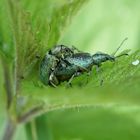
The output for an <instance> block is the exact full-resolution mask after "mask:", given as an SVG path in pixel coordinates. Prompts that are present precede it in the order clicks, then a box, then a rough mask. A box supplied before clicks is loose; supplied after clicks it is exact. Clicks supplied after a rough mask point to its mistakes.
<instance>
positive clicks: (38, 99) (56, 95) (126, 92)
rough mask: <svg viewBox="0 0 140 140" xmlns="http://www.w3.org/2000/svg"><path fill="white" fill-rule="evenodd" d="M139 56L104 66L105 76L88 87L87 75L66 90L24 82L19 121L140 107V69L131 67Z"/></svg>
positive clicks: (59, 87) (60, 87)
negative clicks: (51, 114) (90, 109)
mask: <svg viewBox="0 0 140 140" xmlns="http://www.w3.org/2000/svg"><path fill="white" fill-rule="evenodd" d="M139 53H140V51H137V52H135V53H133V54H131V55H130V56H124V57H121V58H119V59H118V60H117V61H116V62H115V63H111V62H108V63H106V64H104V65H103V66H102V72H100V73H99V75H96V74H95V73H93V74H92V75H91V76H90V78H89V79H88V83H87V84H86V81H87V80H86V78H87V75H86V74H85V75H83V76H81V77H77V78H75V80H74V81H73V82H72V84H73V87H72V88H66V87H65V85H66V83H64V84H62V85H61V86H58V87H57V88H51V87H49V86H48V87H45V86H43V87H42V86H37V85H35V84H34V83H33V82H29V81H28V82H27V81H24V83H23V85H22V94H21V96H19V97H18V104H17V109H18V114H19V121H20V122H24V121H28V120H29V119H33V118H34V117H36V116H39V115H41V114H44V113H46V112H50V111H55V110H65V109H68V108H75V109H76V108H78V109H80V108H84V107H93V108H96V107H98V106H99V107H101V108H104V107H108V106H126V105H127V106H139V105H140V104H139V98H138V97H139V96H140V94H139V84H138V83H139V82H140V80H139V79H140V78H139V76H140V71H139V70H140V67H139V65H138V66H134V65H132V62H133V61H135V59H139V58H140V57H139ZM93 71H94V69H93ZM99 76H101V77H102V78H103V80H104V83H103V86H100V85H99V83H100V81H99V80H100V79H99V78H98V77H99ZM136 77H137V78H136ZM132 87H133V88H132Z"/></svg>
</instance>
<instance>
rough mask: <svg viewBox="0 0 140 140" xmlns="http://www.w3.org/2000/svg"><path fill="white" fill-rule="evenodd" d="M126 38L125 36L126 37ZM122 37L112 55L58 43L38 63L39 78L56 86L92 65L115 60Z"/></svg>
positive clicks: (88, 70)
mask: <svg viewBox="0 0 140 140" xmlns="http://www.w3.org/2000/svg"><path fill="white" fill-rule="evenodd" d="M126 39H127V38H126ZM126 39H124V40H123V41H122V43H121V44H120V46H119V47H118V49H117V50H116V51H115V53H114V54H113V55H109V54H106V53H101V52H100V53H95V54H93V55H91V54H90V53H85V52H81V51H79V50H77V49H76V48H74V47H72V48H69V47H67V46H64V45H58V46H55V47H54V48H52V49H51V50H50V51H48V52H47V54H46V55H45V57H44V58H43V60H42V61H41V64H40V79H41V81H42V82H43V83H44V84H45V85H51V86H54V87H56V86H57V85H59V84H60V83H61V82H63V81H68V84H71V81H72V79H73V78H74V77H77V76H79V75H81V74H83V73H84V72H88V73H89V72H90V71H91V70H92V67H93V66H97V68H99V67H100V66H101V64H102V63H103V62H106V61H115V59H116V58H117V57H120V56H123V55H128V54H122V55H119V56H116V57H115V54H116V52H117V51H118V50H119V48H120V47H121V46H122V44H123V43H124V41H125V40H126Z"/></svg>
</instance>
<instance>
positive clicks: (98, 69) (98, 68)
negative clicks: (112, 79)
mask: <svg viewBox="0 0 140 140" xmlns="http://www.w3.org/2000/svg"><path fill="white" fill-rule="evenodd" d="M99 71H101V69H100V67H99V66H98V65H97V66H96V72H97V76H98V79H100V86H102V85H103V82H104V81H103V78H102V77H101V76H100V75H98V73H99Z"/></svg>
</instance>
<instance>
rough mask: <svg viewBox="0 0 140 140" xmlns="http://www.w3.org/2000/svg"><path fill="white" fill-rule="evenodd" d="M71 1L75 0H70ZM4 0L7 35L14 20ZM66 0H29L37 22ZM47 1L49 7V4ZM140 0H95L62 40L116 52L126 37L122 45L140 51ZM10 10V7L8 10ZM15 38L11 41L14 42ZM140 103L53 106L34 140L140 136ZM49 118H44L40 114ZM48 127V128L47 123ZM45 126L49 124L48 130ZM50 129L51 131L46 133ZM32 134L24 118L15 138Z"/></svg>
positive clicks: (0, 111)
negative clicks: (28, 130) (6, 14)
mask: <svg viewBox="0 0 140 140" xmlns="http://www.w3.org/2000/svg"><path fill="white" fill-rule="evenodd" d="M69 1H71V0H69ZM3 2H4V0H2V1H1V2H0V7H1V8H2V9H1V13H0V17H1V18H0V20H1V21H0V22H1V23H0V24H1V25H0V26H1V29H2V30H1V31H3V34H4V39H5V40H6V39H7V36H9V37H8V39H7V40H10V39H9V38H11V36H10V31H11V25H10V24H9V22H8V21H9V20H8V18H7V17H6V16H4V15H5V13H6V7H4V6H3V4H4V3H3ZM65 2H66V0H55V1H51V0H48V1H47V0H41V1H38V0H36V1H34V0H30V1H28V0H23V1H22V4H23V7H24V8H25V10H26V11H28V12H29V13H31V16H32V24H33V26H34V25H35V21H36V19H37V18H38V17H40V18H41V19H42V20H41V21H45V20H46V18H47V17H48V18H49V16H51V13H52V12H53V8H55V7H59V6H61V5H63V4H64V3H65ZM46 7H47V8H46ZM139 8H140V1H139V0H134V1H132V0H116V1H114V0H108V1H105V0H104V1H103V0H89V1H87V2H86V3H85V4H84V5H83V6H82V8H80V10H79V11H78V13H77V14H76V15H75V16H74V17H73V18H72V20H71V21H70V23H69V24H68V25H67V27H66V28H65V29H64V30H62V33H61V34H62V35H61V37H60V39H59V41H58V44H65V45H68V46H72V45H74V46H75V47H77V48H78V49H80V50H83V51H86V52H91V53H95V52H96V51H103V52H107V53H112V52H114V51H115V50H116V48H117V47H118V46H119V44H120V42H121V41H122V40H123V39H124V38H125V37H128V41H127V42H126V43H125V44H124V45H123V47H122V48H121V49H120V52H121V51H122V50H125V49H131V50H132V51H131V52H134V51H135V50H136V49H139V46H140V40H139V36H140V26H139V25H140V14H139ZM2 12H4V13H2ZM9 42H10V41H9ZM9 44H10V43H9ZM1 75H2V66H1V65H0V139H1V137H2V134H3V131H4V128H5V123H6V111H5V106H6V105H5V95H3V94H2V92H3V90H2V89H3V82H2V81H3V80H2V76H1ZM139 112H140V108H139V107H138V106H132V107H131V106H125V107H120V106H117V107H106V108H103V107H100V106H99V107H98V106H97V107H95V108H94V107H91V108H90V107H84V108H80V109H78V108H77V109H76V108H74V109H61V110H58V111H53V112H49V113H47V114H45V115H43V116H42V117H40V118H38V120H37V121H38V125H40V129H41V130H40V132H39V133H41V132H42V138H38V139H37V138H36V137H35V138H34V140H44V139H46V140H112V139H113V140H118V139H120V140H121V139H122V140H124V139H126V140H132V139H133V140H139V139H140V133H139V130H140V119H139V117H140V113H139ZM42 119H43V120H44V122H45V124H42V123H41V121H40V120H42ZM45 127H46V128H45ZM43 129H44V130H43ZM44 131H46V135H44V133H43V132H44ZM19 139H20V140H27V139H28V136H27V134H26V129H25V127H24V126H23V125H22V124H21V125H20V126H19V127H18V129H17V131H16V135H15V137H14V140H19Z"/></svg>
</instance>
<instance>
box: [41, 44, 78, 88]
mask: <svg viewBox="0 0 140 140" xmlns="http://www.w3.org/2000/svg"><path fill="white" fill-rule="evenodd" d="M76 52H79V50H78V49H76V48H75V47H73V46H72V47H71V48H69V47H67V46H65V45H56V46H54V47H53V48H52V49H50V50H49V51H48V52H47V53H46V55H45V56H44V58H43V59H42V61H41V63H40V69H39V76H40V80H41V81H42V82H43V84H45V85H52V86H54V87H56V85H57V84H58V82H57V80H54V79H55V76H54V74H53V71H54V70H55V67H56V66H57V64H58V62H59V61H62V59H63V60H64V59H65V57H68V56H72V55H73V54H74V53H76ZM54 81H55V82H54Z"/></svg>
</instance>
